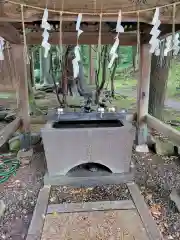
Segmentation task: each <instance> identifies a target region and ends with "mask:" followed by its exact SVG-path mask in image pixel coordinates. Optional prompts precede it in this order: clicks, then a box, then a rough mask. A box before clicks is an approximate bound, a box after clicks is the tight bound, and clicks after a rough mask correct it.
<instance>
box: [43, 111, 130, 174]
mask: <svg viewBox="0 0 180 240" xmlns="http://www.w3.org/2000/svg"><path fill="white" fill-rule="evenodd" d="M53 118H54V120H53V119H52V118H51V120H50V121H48V123H47V124H46V126H45V128H43V129H42V139H43V144H44V149H45V156H46V161H47V168H48V174H49V176H54V175H66V174H67V172H68V171H69V170H70V169H72V168H74V167H75V166H77V165H80V164H83V163H88V162H91V163H92V162H94V163H98V164H102V165H104V166H106V167H108V168H109V169H110V170H111V171H112V172H113V173H124V172H129V169H130V162H131V153H132V145H133V140H134V136H135V131H134V128H133V126H132V125H131V124H130V123H129V122H127V121H125V120H122V119H119V118H117V115H115V114H112V113H106V114H104V116H103V117H99V115H98V114H97V113H92V114H80V113H73V117H72V113H71V114H69V113H67V114H66V113H64V114H62V115H61V116H57V115H54V117H53Z"/></svg>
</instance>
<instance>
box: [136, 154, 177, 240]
mask: <svg viewBox="0 0 180 240" xmlns="http://www.w3.org/2000/svg"><path fill="white" fill-rule="evenodd" d="M133 158H134V161H135V166H136V182H137V184H138V185H139V186H140V189H141V192H142V194H143V195H144V197H145V201H146V203H147V205H148V206H149V209H150V211H151V213H152V216H153V217H154V219H155V220H156V223H157V225H158V226H159V229H160V231H161V232H162V234H163V236H164V239H165V240H171V239H172V240H173V239H174V240H179V239H180V213H179V212H178V209H177V208H176V206H175V204H174V203H173V202H172V201H171V200H170V197H169V195H170V193H171V190H172V188H179V187H180V159H179V158H177V157H160V156H157V155H155V154H151V153H148V154H142V155H138V154H134V155H133Z"/></svg>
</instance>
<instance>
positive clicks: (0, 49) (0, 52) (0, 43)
mask: <svg viewBox="0 0 180 240" xmlns="http://www.w3.org/2000/svg"><path fill="white" fill-rule="evenodd" d="M4 44H5V41H4V38H2V37H0V61H2V60H4Z"/></svg>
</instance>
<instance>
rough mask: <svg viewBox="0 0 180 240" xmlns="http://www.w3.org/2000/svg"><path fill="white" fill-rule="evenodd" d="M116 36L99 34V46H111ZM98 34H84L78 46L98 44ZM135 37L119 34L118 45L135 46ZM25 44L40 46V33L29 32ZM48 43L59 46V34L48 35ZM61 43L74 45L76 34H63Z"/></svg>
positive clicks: (134, 35) (133, 35)
mask: <svg viewBox="0 0 180 240" xmlns="http://www.w3.org/2000/svg"><path fill="white" fill-rule="evenodd" d="M115 36H116V34H113V33H107V32H106V33H101V44H112V43H113V42H114V37H115ZM98 38H99V34H98V33H95V32H94V33H92V32H84V33H83V34H82V35H81V37H80V38H79V44H87V45H91V44H98ZM136 39H137V37H136V34H134V33H131V34H130V33H127V34H126V33H125V34H121V37H120V45H126V46H128V45H136V44H137V40H136ZM26 40H27V44H40V43H41V42H42V32H31V33H28V34H27V35H26ZM49 42H50V43H51V44H59V32H53V33H51V34H50V38H49ZM62 43H63V44H71V45H76V43H77V33H76V32H63V33H62Z"/></svg>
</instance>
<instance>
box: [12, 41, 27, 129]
mask: <svg viewBox="0 0 180 240" xmlns="http://www.w3.org/2000/svg"><path fill="white" fill-rule="evenodd" d="M12 56H13V61H14V66H15V69H16V79H17V81H19V84H18V85H19V106H18V110H19V116H20V117H21V119H22V124H23V131H24V132H25V133H29V132H30V116H29V97H28V82H27V76H26V74H27V67H26V62H24V61H25V57H24V46H23V45H12Z"/></svg>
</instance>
